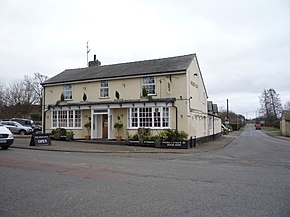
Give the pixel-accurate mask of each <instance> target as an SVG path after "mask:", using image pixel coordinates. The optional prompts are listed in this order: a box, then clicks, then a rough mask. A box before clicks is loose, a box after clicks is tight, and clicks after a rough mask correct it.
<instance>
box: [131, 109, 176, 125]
mask: <svg viewBox="0 0 290 217" xmlns="http://www.w3.org/2000/svg"><path fill="white" fill-rule="evenodd" d="M158 112H159V114H158ZM156 113H157V114H156ZM170 120H171V117H170V107H140V108H129V109H128V129H138V128H150V129H170Z"/></svg>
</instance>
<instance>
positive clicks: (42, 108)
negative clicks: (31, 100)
mask: <svg viewBox="0 0 290 217" xmlns="http://www.w3.org/2000/svg"><path fill="white" fill-rule="evenodd" d="M41 113H42V133H45V117H46V115H45V113H46V111H45V87H43V97H42V100H41Z"/></svg>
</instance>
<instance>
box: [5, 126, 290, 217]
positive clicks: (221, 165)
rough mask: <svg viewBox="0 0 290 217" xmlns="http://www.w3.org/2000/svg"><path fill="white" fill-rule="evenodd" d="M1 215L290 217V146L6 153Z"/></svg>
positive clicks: (249, 130) (248, 133) (242, 142)
mask: <svg viewBox="0 0 290 217" xmlns="http://www.w3.org/2000/svg"><path fill="white" fill-rule="evenodd" d="M0 180H1V190H0V198H1V203H0V216H5V217H6V216H7V217H20V216H21V217H23V216H24V217H26V216H27V217H28V216H29V217H31V216H42V217H48V216H61V217H66V216H70V217H75V216H92V217H93V216H94V217H95V216H134V217H136V216H144V217H145V216H158V217H159V216H166V217H167V216H185V217H187V216H188V217H192V216H199V217H200V216H207V217H208V216H222V217H224V216H231V217H232V216H247V217H248V216H263V217H267V216H279V217H280V216H281V217H286V216H287V217H288V216H290V143H289V141H287V140H281V139H276V138H272V137H269V136H267V135H265V134H264V133H263V132H261V131H256V130H254V129H253V126H252V125H247V127H246V128H245V130H244V131H243V132H242V133H241V134H240V136H238V137H237V138H236V139H235V140H234V141H233V142H231V143H230V144H229V145H227V146H225V147H224V148H219V149H215V150H211V151H207V152H197V153H183V154H176V153H125V154H124V153H106V154H104V153H81V152H58V151H57V152H55V151H41V150H27V149H18V148H11V149H9V150H7V151H0Z"/></svg>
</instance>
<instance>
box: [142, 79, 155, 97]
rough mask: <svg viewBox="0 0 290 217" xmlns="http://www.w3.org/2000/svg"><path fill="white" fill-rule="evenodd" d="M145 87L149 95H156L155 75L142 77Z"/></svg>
mask: <svg viewBox="0 0 290 217" xmlns="http://www.w3.org/2000/svg"><path fill="white" fill-rule="evenodd" d="M143 88H145V89H146V90H147V93H148V95H156V88H155V78H154V77H144V78H142V89H141V90H143Z"/></svg>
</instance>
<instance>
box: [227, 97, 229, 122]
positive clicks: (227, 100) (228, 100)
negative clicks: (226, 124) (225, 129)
mask: <svg viewBox="0 0 290 217" xmlns="http://www.w3.org/2000/svg"><path fill="white" fill-rule="evenodd" d="M227 119H228V120H229V100H228V99H227Z"/></svg>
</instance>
